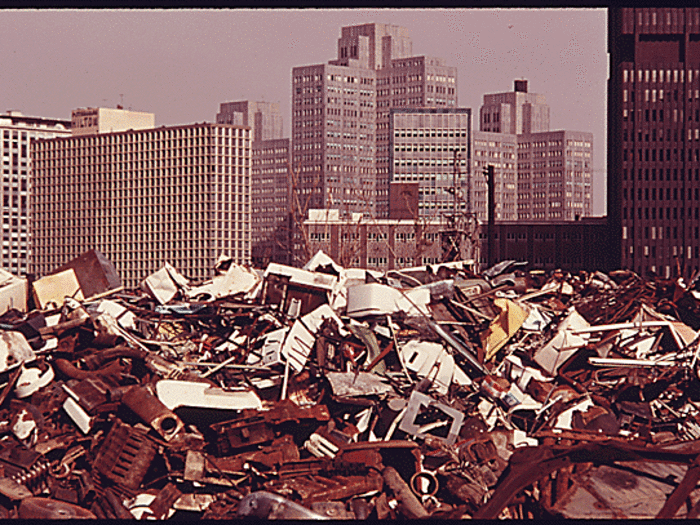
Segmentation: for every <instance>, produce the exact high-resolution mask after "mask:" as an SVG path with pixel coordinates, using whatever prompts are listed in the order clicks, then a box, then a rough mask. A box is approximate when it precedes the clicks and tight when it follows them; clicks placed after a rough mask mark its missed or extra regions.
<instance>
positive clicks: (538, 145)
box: [517, 130, 593, 221]
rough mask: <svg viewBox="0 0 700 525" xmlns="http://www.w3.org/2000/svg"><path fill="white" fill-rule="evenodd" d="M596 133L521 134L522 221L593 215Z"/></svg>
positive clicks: (569, 218) (519, 136)
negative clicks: (592, 196)
mask: <svg viewBox="0 0 700 525" xmlns="http://www.w3.org/2000/svg"><path fill="white" fill-rule="evenodd" d="M592 176H593V134H592V133H589V132H585V131H564V130H560V131H545V132H542V133H532V134H529V135H518V200H517V202H518V214H517V218H518V219H519V220H536V221H545V220H555V221H559V220H576V219H578V218H580V217H588V216H590V215H591V182H592Z"/></svg>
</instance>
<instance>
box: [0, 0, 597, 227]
mask: <svg viewBox="0 0 700 525" xmlns="http://www.w3.org/2000/svg"><path fill="white" fill-rule="evenodd" d="M370 22H381V23H388V24H395V25H401V26H404V27H406V28H407V29H408V31H409V33H410V34H411V36H412V39H413V42H414V53H416V54H418V53H419V54H425V55H432V56H437V57H441V58H444V59H445V60H446V62H447V63H451V64H454V65H456V66H457V68H458V78H459V83H458V86H459V91H458V102H459V106H460V107H470V108H472V111H473V112H474V113H477V112H478V109H479V107H480V105H481V102H482V97H483V95H484V94H485V93H494V92H503V91H509V90H510V89H511V86H512V82H513V80H514V79H515V78H524V79H527V80H528V81H529V83H530V86H531V91H533V92H536V93H542V94H544V95H545V96H546V98H547V103H548V104H549V105H550V106H551V108H552V123H551V124H552V125H551V129H553V130H556V129H571V130H577V131H590V132H592V133H593V134H594V141H595V154H594V170H595V171H594V188H593V189H594V191H593V193H594V195H593V198H594V202H593V213H594V214H596V215H600V214H603V213H604V212H605V206H604V197H603V195H604V193H603V191H604V180H605V179H604V170H605V151H606V150H605V139H606V136H605V118H606V117H605V102H604V101H605V96H606V87H605V84H606V81H607V53H606V10H605V9H536V10H529V9H456V10H452V9H450V10H447V9H431V10H425V9H422V10H413V9H409V10H406V9H402V10H392V9H352V10H321V9H315V10H173V11H156V10H153V11H135V10H130V11H124V10H119V11H49V12H44V11H41V12H40V11H4V12H3V17H2V18H0V45H1V46H2V48H3V49H5V50H6V52H5V53H4V54H3V56H2V58H0V66H2V67H3V71H4V72H5V74H4V75H3V80H2V83H1V84H0V86H2V88H1V89H0V93H3V94H4V95H3V99H4V103H5V108H0V109H4V110H9V109H15V110H19V111H22V112H23V113H24V114H27V115H39V116H44V117H53V118H66V119H67V118H69V115H70V111H71V110H72V109H76V108H79V107H116V105H117V104H120V105H123V106H124V107H125V108H132V109H134V110H137V111H147V112H152V113H155V115H156V125H157V126H161V125H179V124H188V123H193V122H203V121H206V122H213V121H214V120H215V115H216V113H217V110H218V106H219V104H220V103H222V102H226V101H234V100H246V99H248V100H265V101H268V102H279V104H280V108H281V113H282V115H283V117H284V134H285V136H289V129H290V123H291V113H290V107H291V104H290V102H291V82H290V77H291V70H292V68H293V67H295V66H299V65H303V64H309V65H310V64H315V63H327V62H328V61H329V60H332V59H333V58H334V56H335V54H336V46H337V39H338V37H339V36H340V28H341V27H342V26H344V25H352V24H359V23H370ZM271 36H272V37H273V38H271ZM473 125H474V129H477V127H478V126H477V124H476V123H473Z"/></svg>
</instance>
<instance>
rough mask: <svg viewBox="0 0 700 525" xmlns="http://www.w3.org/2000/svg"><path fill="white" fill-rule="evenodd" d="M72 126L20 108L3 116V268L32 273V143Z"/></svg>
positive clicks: (67, 132)
mask: <svg viewBox="0 0 700 525" xmlns="http://www.w3.org/2000/svg"><path fill="white" fill-rule="evenodd" d="M70 127H71V123H70V121H67V120H58V119H48V118H43V117H29V116H25V115H23V114H22V113H21V112H19V111H8V112H6V113H5V114H4V115H0V138H1V139H2V140H0V159H2V194H3V196H2V221H1V222H0V225H1V227H2V249H0V268H2V269H3V270H6V271H8V272H11V273H13V274H15V275H26V274H27V273H28V272H29V260H30V257H31V234H30V227H29V223H30V216H31V207H30V205H29V194H30V191H31V184H32V162H31V150H32V147H33V144H34V142H35V141H36V140H37V139H42V138H51V137H58V136H67V135H70V133H71V130H70Z"/></svg>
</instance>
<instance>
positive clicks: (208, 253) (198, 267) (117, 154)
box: [30, 123, 251, 287]
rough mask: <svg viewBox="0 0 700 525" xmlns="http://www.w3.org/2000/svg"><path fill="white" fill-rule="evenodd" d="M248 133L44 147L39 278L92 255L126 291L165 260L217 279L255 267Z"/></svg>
mask: <svg viewBox="0 0 700 525" xmlns="http://www.w3.org/2000/svg"><path fill="white" fill-rule="evenodd" d="M250 148H251V144H250V130H249V129H248V128H244V127H241V126H230V125H223V124H211V123H202V124H191V125H184V126H173V127H160V128H157V129H147V130H133V131H123V132H118V133H95V134H92V135H81V136H71V137H62V138H55V139H45V140H38V141H36V142H35V147H34V149H33V152H32V164H33V182H32V193H31V198H30V205H31V209H32V212H33V214H32V221H31V234H32V242H33V248H32V250H33V262H32V264H31V268H32V269H31V271H32V272H34V273H35V274H37V275H38V276H41V275H46V274H47V273H49V272H51V271H52V270H53V269H55V268H57V267H59V266H61V265H62V264H64V263H66V262H68V261H69V260H71V259H73V258H75V257H77V256H79V255H81V254H82V253H84V252H85V251H87V250H90V249H96V250H98V251H100V252H101V253H103V254H104V255H105V256H106V257H107V258H108V259H109V260H111V261H112V262H113V263H114V265H115V267H116V268H117V270H118V271H119V273H120V276H121V278H122V282H123V283H124V285H125V286H127V287H134V286H136V285H137V284H138V283H139V282H140V280H142V279H143V278H145V277H146V276H148V275H149V274H150V273H152V272H154V271H156V270H158V269H159V268H160V267H161V266H162V265H163V264H164V263H166V262H169V263H170V264H172V265H173V266H174V267H175V268H177V269H178V270H179V271H181V272H182V273H183V274H184V275H185V276H186V277H189V278H192V279H197V280H202V279H206V278H208V277H210V276H211V271H212V268H213V266H214V263H215V262H216V260H217V258H218V256H219V255H220V254H222V253H224V254H227V255H229V256H231V257H232V258H233V260H234V262H236V263H239V264H248V263H249V262H250Z"/></svg>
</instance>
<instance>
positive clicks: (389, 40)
mask: <svg viewBox="0 0 700 525" xmlns="http://www.w3.org/2000/svg"><path fill="white" fill-rule="evenodd" d="M412 53H413V49H412V43H411V40H410V38H409V37H408V35H407V30H406V29H405V28H402V27H399V26H393V25H386V24H364V25H359V26H349V27H344V28H342V31H341V37H340V39H339V40H338V57H337V59H336V60H332V61H330V62H329V63H328V64H317V65H312V66H301V67H295V68H294V69H293V70H292V160H293V166H294V169H295V171H296V172H298V176H299V177H298V178H299V184H298V187H296V188H294V191H296V192H298V194H299V195H300V196H301V200H302V201H304V202H305V203H306V205H307V206H306V207H307V209H308V208H326V207H333V208H338V209H340V210H342V211H344V212H364V213H370V214H374V215H376V216H379V217H385V216H387V215H388V208H389V184H390V181H391V176H392V165H391V154H390V153H391V152H390V148H391V136H390V129H389V128H390V111H389V110H390V109H391V108H398V107H438V108H440V107H444V108H450V107H456V106H457V68H456V67H452V66H447V65H446V64H445V63H444V61H443V60H442V59H440V58H434V57H427V56H413V55H412Z"/></svg>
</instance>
